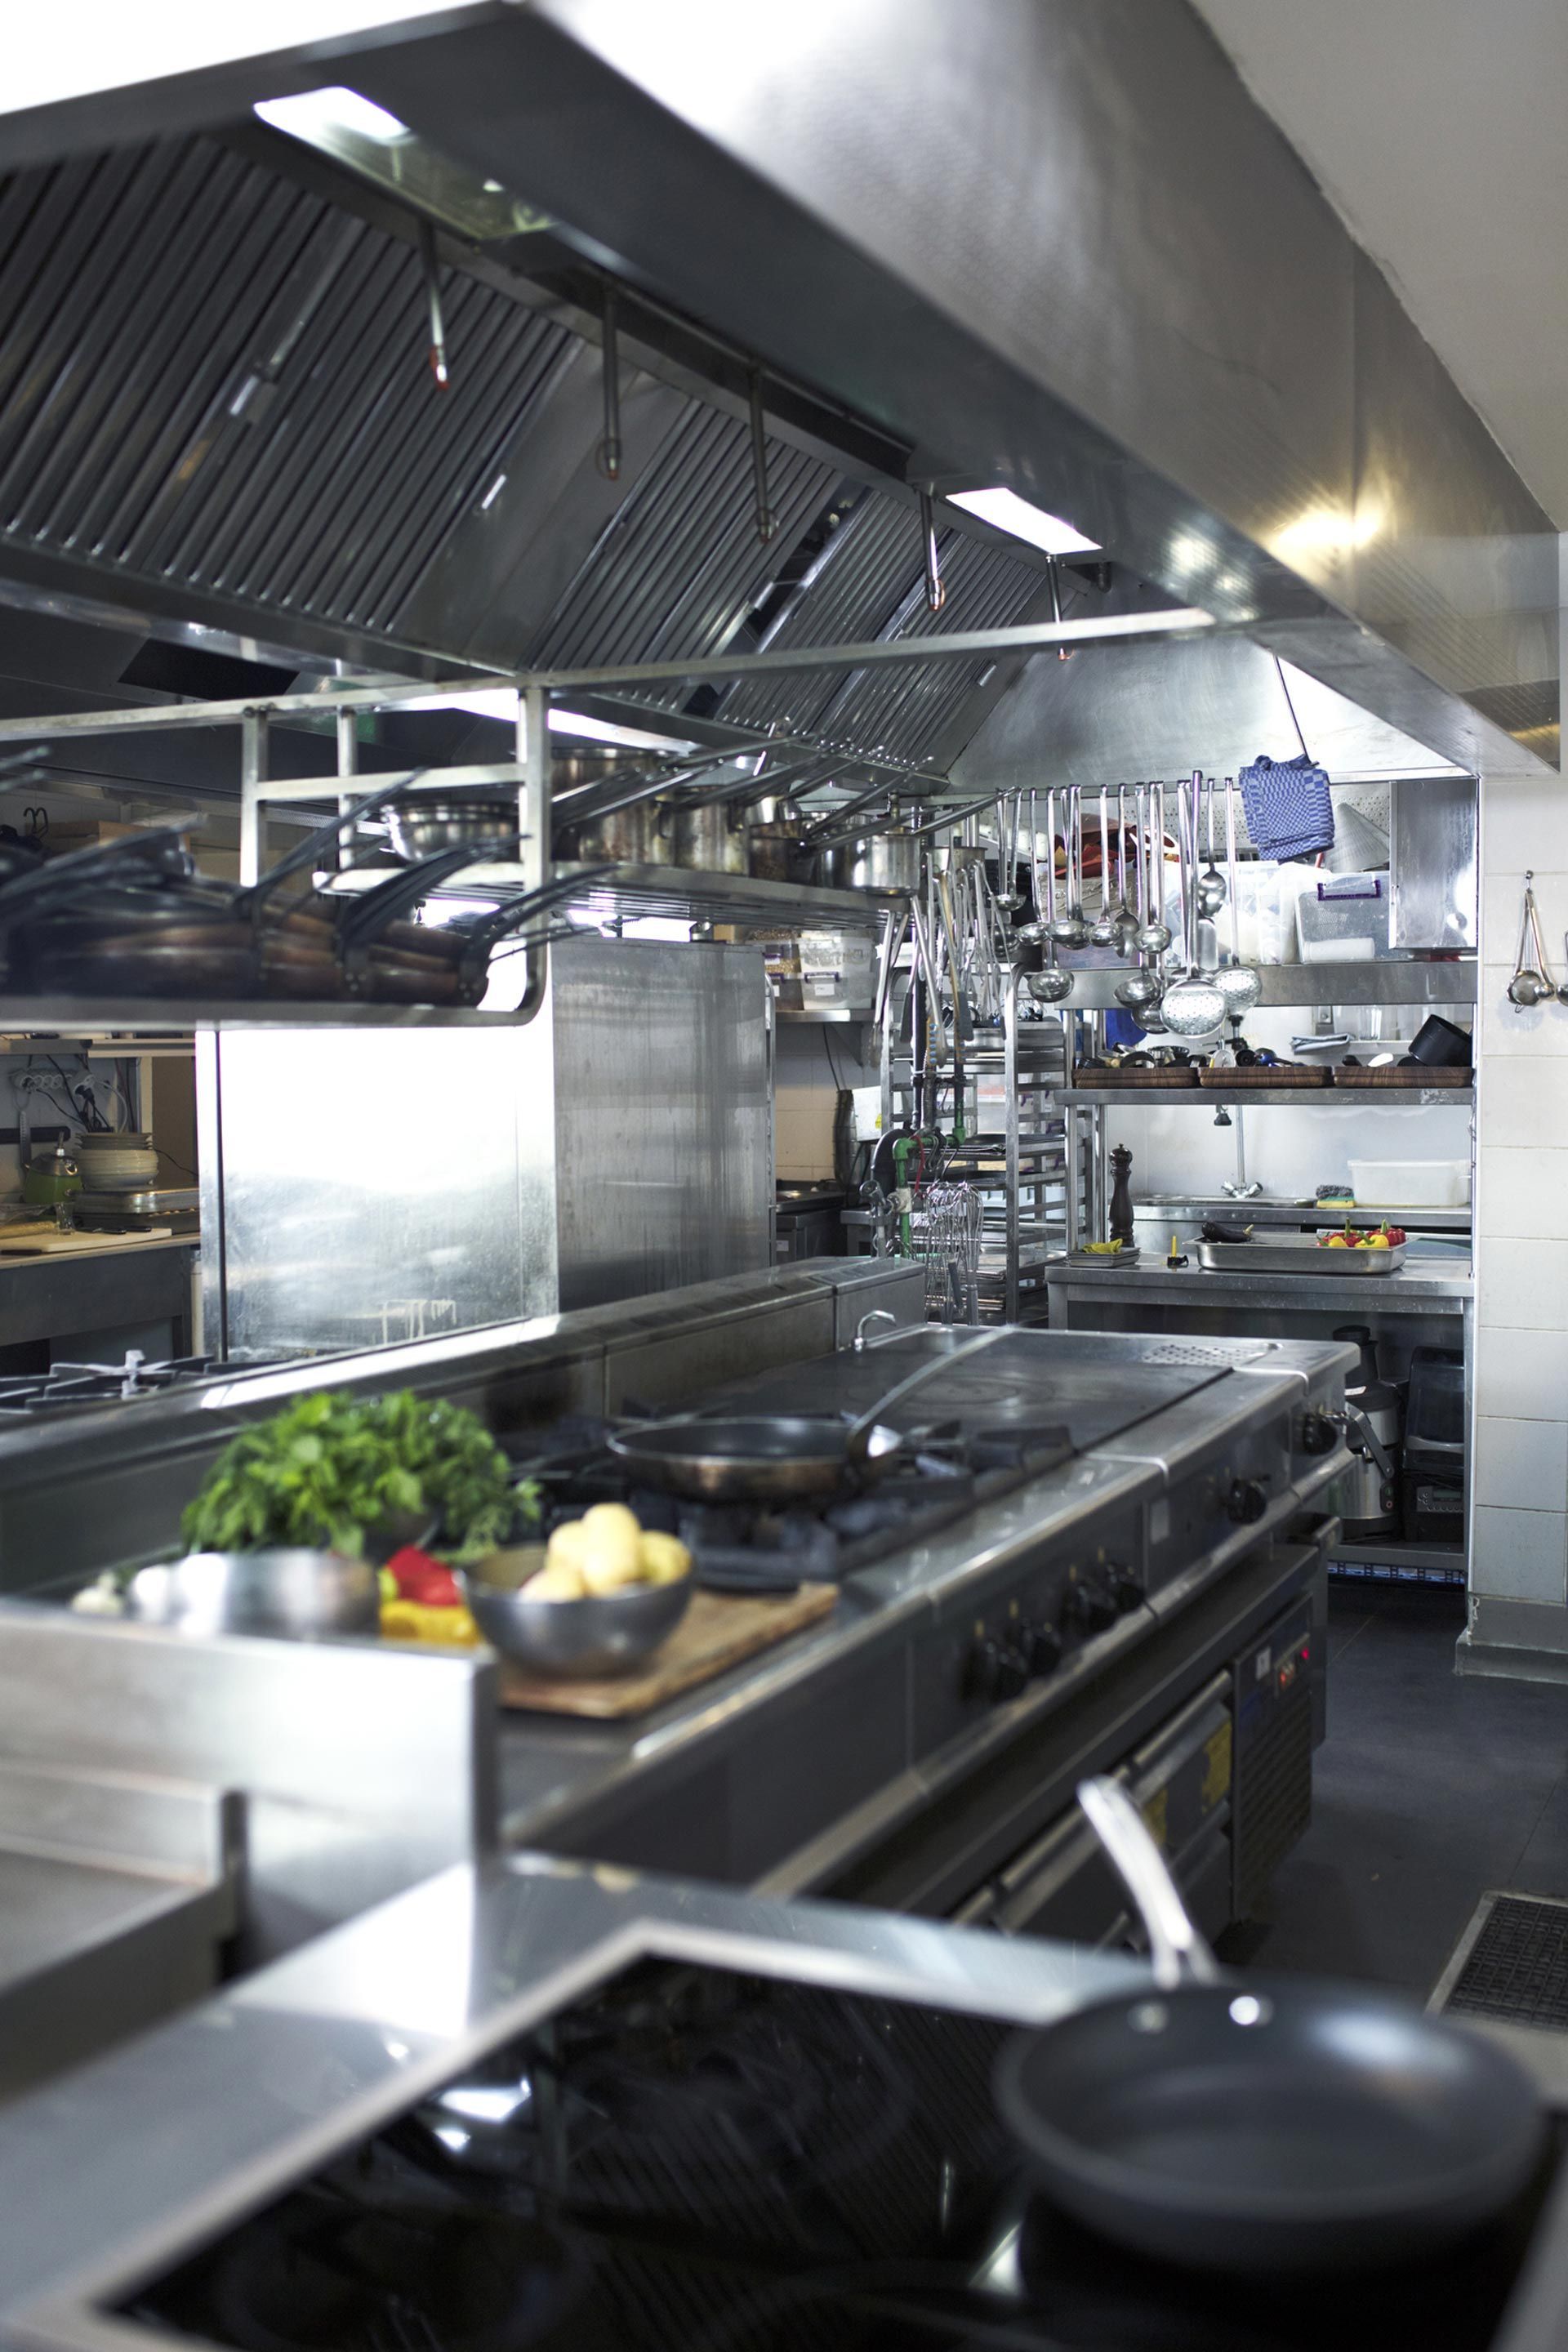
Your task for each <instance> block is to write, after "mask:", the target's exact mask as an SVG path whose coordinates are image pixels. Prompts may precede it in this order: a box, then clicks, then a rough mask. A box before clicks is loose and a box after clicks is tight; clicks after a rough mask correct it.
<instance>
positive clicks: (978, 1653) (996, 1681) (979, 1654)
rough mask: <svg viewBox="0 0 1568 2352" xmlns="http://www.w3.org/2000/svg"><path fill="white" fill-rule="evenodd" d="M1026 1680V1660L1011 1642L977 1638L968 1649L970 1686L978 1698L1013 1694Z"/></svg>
mask: <svg viewBox="0 0 1568 2352" xmlns="http://www.w3.org/2000/svg"><path fill="white" fill-rule="evenodd" d="M1028 1680H1029V1667H1028V1662H1027V1660H1026V1658H1025V1656H1024V1654H1023V1652H1022V1651H1021V1650H1016V1649H1015V1648H1014V1647H1013V1645H1012V1643H1010V1642H976V1643H975V1644H974V1647H973V1650H972V1651H971V1652H970V1656H969V1687H970V1689H971V1690H972V1691H973V1692H975V1693H976V1695H977V1696H979V1697H981V1698H994V1699H1009V1698H1016V1697H1018V1696H1019V1694H1020V1693H1021V1692H1022V1691H1024V1690H1025V1689H1026V1687H1027V1685H1028Z"/></svg>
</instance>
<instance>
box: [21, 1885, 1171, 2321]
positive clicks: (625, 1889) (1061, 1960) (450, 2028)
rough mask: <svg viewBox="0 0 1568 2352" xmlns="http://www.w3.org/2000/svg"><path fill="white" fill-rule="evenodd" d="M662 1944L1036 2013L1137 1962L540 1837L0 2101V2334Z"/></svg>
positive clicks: (77, 2303)
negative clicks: (797, 1899) (771, 1894)
mask: <svg viewBox="0 0 1568 2352" xmlns="http://www.w3.org/2000/svg"><path fill="white" fill-rule="evenodd" d="M653 1950H657V1951H660V1952H665V1953H670V1952H677V1951H679V1952H686V1953H689V1954H690V1955H691V1956H692V1957H694V1958H699V1957H700V1958H704V1959H707V1960H709V1961H711V1962H714V1963H717V1964H721V1965H729V1966H738V1967H742V1968H745V1969H756V1970H759V1971H760V1972H762V1973H763V1974H775V1975H784V1974H791V1973H809V1974H810V1975H811V1976H812V1978H813V1979H815V1980H816V1981H818V1982H825V1983H842V1984H844V1985H847V1986H849V1987H853V1988H856V1989H858V1990H864V1991H884V1992H887V1993H889V1994H891V1995H894V1996H898V1995H900V1994H901V1995H902V1996H904V1997H905V1998H907V1999H917V2000H926V2001H931V2002H933V2003H935V2004H936V2005H938V2006H947V2007H955V2008H956V2007H965V2008H970V2009H974V2010H979V2011H984V2012H986V2013H988V2014H990V2015H993V2016H998V2017H1016V2018H1018V2019H1020V2020H1022V2021H1044V2020H1046V2019H1047V2018H1051V2017H1055V2016H1059V2015H1061V2014H1062V2013H1063V2012H1064V2011H1067V2010H1068V2009H1070V2008H1072V2007H1075V2006H1077V2005H1079V2003H1081V2002H1082V2001H1084V2000H1090V1999H1093V1998H1094V1997H1095V1996H1096V1995H1097V1994H1099V1993H1101V1992H1103V1991H1109V1990H1111V1989H1113V1988H1115V1987H1117V1986H1120V1985H1123V1984H1126V1983H1129V1982H1136V1981H1139V1980H1140V1979H1142V1977H1143V1975H1144V1973H1145V1971H1144V1970H1143V1969H1142V1966H1141V1965H1140V1964H1139V1963H1137V1962H1135V1961H1131V1960H1128V1959H1124V1958H1113V1957H1110V1956H1109V1955H1102V1954H1099V1953H1094V1952H1089V1951H1085V1950H1081V1949H1079V1948H1073V1947H1071V1946H1067V1945H1050V1944H1043V1943H1037V1942H1036V1943H1031V1944H1028V1945H1027V1946H1023V1945H1010V1944H1008V1943H1006V1942H1005V1940H1004V1939H1003V1938H1002V1937H996V1936H982V1935H978V1934H966V1933H964V1932H963V1931H962V1930H960V1929H954V1928H944V1927H932V1926H930V1925H928V1924H925V1923H923V1922H921V1921H916V1920H912V1919H905V1918H899V1917H895V1916H889V1915H886V1914H883V1913H878V1912H862V1911H856V1910H853V1909H850V1908H847V1907H845V1906H821V1905H813V1904H802V1905H799V1906H793V1905H792V1906H788V1907H786V1906H784V1905H783V1904H780V1903H776V1902H770V1901H764V1900H762V1899H759V1898H757V1897H754V1896H750V1895H739V1894H733V1893H730V1892H727V1891H723V1890H721V1889H718V1888H713V1887H708V1886H702V1885H691V1884H683V1883H681V1882H679V1881H670V1880H663V1879H658V1878H637V1877H634V1876H633V1875H632V1874H629V1873H627V1872H625V1871H617V1870H605V1869H597V1870H586V1869H582V1868H579V1867H576V1866H574V1865H572V1864H550V1863H547V1862H545V1861H543V1860H542V1858H540V1857H538V1856H529V1857H520V1858H519V1859H518V1860H516V1861H514V1862H513V1863H512V1864H510V1866H508V1867H503V1866H501V1865H499V1864H498V1865H493V1866H490V1867H489V1868H483V1869H479V1870H475V1869H458V1870H451V1871H447V1872H445V1873H443V1874H442V1875H441V1876H440V1877H438V1878H435V1879H432V1880H429V1881H427V1882H426V1884H425V1885H422V1886H418V1887H416V1888H414V1889H412V1890H411V1891H410V1892H409V1893H408V1894H407V1895H403V1896H400V1897H399V1898H397V1899H396V1900H395V1901H393V1902H391V1903H389V1904H386V1905H385V1906H383V1907H382V1908H381V1909H379V1910H377V1911H374V1912H372V1913H369V1914H367V1915H366V1916H364V1917H363V1918H361V1919H359V1920H356V1921H354V1922H353V1923H352V1924H351V1925H350V1926H349V1927H347V1928H344V1929H342V1930H340V1931H339V1932H338V1933H336V1934H334V1935H331V1936H327V1937H322V1938H321V1940H320V1941H318V1942H317V1943H315V1944H312V1945H310V1947H309V1948H307V1949H306V1950H304V1951H301V1952H300V1953H297V1954H295V1955H293V1956H292V1957H291V1958H289V1959H287V1960H284V1961H281V1962H279V1963H277V1964H275V1965H274V1966H273V1967H272V1968H269V1969H266V1970H264V1971H263V1972H262V1973H261V1974H259V1975H258V1976H255V1977H252V1978H251V1979H248V1981H247V1982H246V1983H243V1984H240V1985H238V1986H237V1987H235V1988H233V1989H232V1990H230V1991H228V1992H227V1993H226V1994H225V1995H224V1996H223V1998H221V1999H220V2000H212V2001H208V2002H206V2003H205V2004H204V2005H203V2006H202V2007H201V2008H199V2009H197V2010H195V2011H191V2012H190V2013H189V2014H188V2015H187V2016H186V2017H184V2018H182V2019H179V2020H177V2021H174V2023H173V2024H170V2025H168V2026H165V2027H164V2028H163V2029H162V2030H161V2031H159V2032H156V2033H154V2034H152V2035H149V2036H148V2037H146V2038H145V2039H143V2040H142V2041H141V2042H135V2043H133V2044H132V2045H131V2046H129V2047H128V2048H126V2049H124V2050H121V2051H120V2052H117V2053H115V2054H114V2055H112V2056H111V2057H110V2058H108V2059H105V2060H103V2061H100V2063H98V2064H96V2065H95V2066H93V2067H92V2068H91V2069H90V2070H89V2072H87V2073H84V2074H79V2075H78V2076H76V2077H75V2078H74V2079H73V2080H72V2082H71V2083H70V2084H69V2085H68V2086H62V2087H61V2088H60V2089H59V2090H58V2091H53V2092H47V2093H45V2094H43V2095H39V2096H37V2097H34V2098H32V2099H29V2100H26V2101H25V2102H22V2103H20V2104H19V2105H16V2107H14V2108H12V2109H11V2110H9V2111H8V2112H7V2113H5V2115H4V2116H0V2340H3V2341H4V2342H5V2344H6V2345H8V2346H20V2345H22V2344H26V2345H28V2346H30V2347H37V2346H39V2345H40V2344H41V2343H42V2342H46V2341H47V2342H48V2343H51V2344H59V2343H67V2342H68V2343H71V2344H78V2343H79V2344H82V2345H84V2346H85V2345H86V2344H88V2343H89V2341H90V2342H92V2343H95V2344H103V2345H107V2344H108V2342H109V2341H110V2330H109V2329H108V2328H107V2327H106V2326H105V2324H104V2323H103V2322H102V2321H96V2322H95V2321H94V2320H93V2318H92V2317H91V2315H89V2312H88V2310H87V2309H86V2307H85V2306H86V2305H87V2303H88V2301H89V2298H91V2297H92V2296H93V2294H94V2293H95V2291H96V2289H97V2288H98V2286H99V2285H100V2283H101V2282H104V2281H106V2280H108V2279H110V2278H111V2277H114V2276H116V2275H118V2274H119V2273H121V2271H122V2270H125V2269H127V2268H130V2267H132V2266H136V2267H140V2266H141V2265H142V2264H144V2263H147V2262H148V2261H149V2260H151V2259H153V2258H154V2257H155V2256H156V2254H157V2253H158V2252H159V2251H160V2250H162V2249H163V2248H164V2247H168V2246H171V2245H172V2244H173V2243H174V2242H176V2241H177V2240H179V2239H181V2238H183V2236H184V2233H185V2232H186V2231H189V2230H190V2229H191V2228H192V2227H193V2225H194V2224H195V2223H196V2222H197V2221H198V2220H199V2223H200V2225H201V2226H203V2227H210V2226H212V2225H213V2224H214V2223H216V2221H217V2220H218V2218H219V2217H220V2215H222V2214H225V2213H226V2212H228V2211H230V2210H233V2209H234V2208H235V2207H236V2206H237V2205H239V2204H240V2203H242V2202H247V2201H252V2200H256V2199H257V2198H258V2197H259V2196H260V2195H261V2194H263V2193H264V2191H265V2190H266V2189H267V2188H268V2186H269V2185H271V2184H273V2183H277V2182H279V2181H281V2180H283V2179H287V2178H288V2177H289V2175H290V2174H292V2173H295V2172H297V2171H299V2170H300V2169H301V2168H304V2167H305V2166H306V2165H307V2164H308V2163H310V2162H311V2161H313V2160H316V2159H317V2158H319V2155H320V2153H321V2150H322V2148H323V2147H324V2146H325V2144H326V2143H327V2142H328V2141H329V2140H331V2141H333V2142H335V2141H337V2140H338V2139H340V2138H342V2139H343V2140H349V2139H352V2138H353V2137H356V2136H357V2135H358V2134H359V2133H360V2132H362V2131H363V2130H365V2129H366V2128H368V2127H369V2126H370V2125H371V2124H372V2122H373V2121H374V2120H379V2119H380V2118H381V2117H382V2116H384V2115H386V2114H387V2113H388V2112H391V2111H395V2109H397V2108H398V2107H401V2106H402V2105H405V2103H407V2102H409V2101H410V2100H412V2099H414V2098H416V2096H418V2095H419V2094H420V2092H421V2090H422V2089H423V2088H425V2087H426V2086H433V2085H434V2084H437V2083H439V2082H440V2081H441V2080H442V2079H443V2078H444V2077H445V2076H446V2075H447V2074H450V2073H451V2072H452V2070H453V2069H454V2068H455V2067H457V2066H458V2065H459V2064H461V2063H462V2062H463V2058H464V2056H465V2054H466V2053H468V2052H469V2051H470V2050H473V2049H476V2048H478V2047H480V2046H484V2045H488V2044H489V2043H490V2042H493V2041H495V2040H497V2039H500V2037H501V2036H502V2035H504V2034H507V2033H510V2032H515V2031H521V2029H522V2028H523V2027H524V2026H526V2025H527V2024H528V2023H529V2022H531V2021H532V2020H533V2019H535V2018H537V2017H539V2016H541V2015H542V2014H543V2013H544V2012H545V2011H548V2010H550V2009H552V2008H553V2007H555V2006H557V2005H559V2003H560V2002H561V2001H562V2000H565V1999H567V1998H569V1997H571V1996H572V1995H573V1994H574V1993H576V1992H579V1991H581V1990H584V1988H585V1987H587V1986H588V1985H590V1984H593V1983H595V1982H596V1981H598V1980H599V1979H602V1978H605V1977H606V1976H609V1975H611V1974H613V1973H615V1972H616V1970H618V1969H622V1968H624V1967H625V1966H626V1965H627V1963H628V1962H630V1961H631V1960H633V1959H635V1958H637V1957H638V1956H639V1955H640V1954H642V1953H644V1952H647V1951H653ZM46 2301H47V2309H46V2307H45V2305H46ZM112 2340H113V2341H114V2343H115V2344H116V2346H117V2347H118V2352H125V2345H126V2338H125V2337H124V2336H122V2335H119V2334H115V2335H114V2336H113V2339H112ZM132 2340H136V2339H132Z"/></svg>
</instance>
